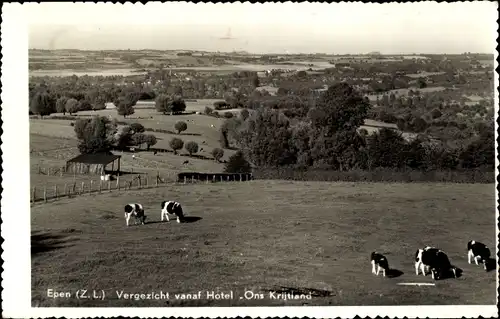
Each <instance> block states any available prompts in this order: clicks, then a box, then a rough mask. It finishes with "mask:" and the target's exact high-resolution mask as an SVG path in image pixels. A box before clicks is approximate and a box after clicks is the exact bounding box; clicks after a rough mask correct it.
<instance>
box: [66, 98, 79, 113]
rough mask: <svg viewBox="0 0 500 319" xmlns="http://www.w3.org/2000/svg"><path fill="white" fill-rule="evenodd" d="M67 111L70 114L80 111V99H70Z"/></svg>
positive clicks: (67, 102)
mask: <svg viewBox="0 0 500 319" xmlns="http://www.w3.org/2000/svg"><path fill="white" fill-rule="evenodd" d="M66 112H68V113H69V114H70V115H72V114H73V113H76V112H78V101H77V100H76V99H69V100H68V101H66Z"/></svg>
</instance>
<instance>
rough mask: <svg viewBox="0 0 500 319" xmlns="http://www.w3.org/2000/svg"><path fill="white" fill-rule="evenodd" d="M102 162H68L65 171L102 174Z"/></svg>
mask: <svg viewBox="0 0 500 319" xmlns="http://www.w3.org/2000/svg"><path fill="white" fill-rule="evenodd" d="M104 167H105V165H103V164H85V163H76V162H70V163H66V172H67V173H73V174H89V175H102V174H103V173H104Z"/></svg>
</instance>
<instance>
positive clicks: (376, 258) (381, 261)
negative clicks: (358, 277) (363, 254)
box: [371, 251, 389, 277]
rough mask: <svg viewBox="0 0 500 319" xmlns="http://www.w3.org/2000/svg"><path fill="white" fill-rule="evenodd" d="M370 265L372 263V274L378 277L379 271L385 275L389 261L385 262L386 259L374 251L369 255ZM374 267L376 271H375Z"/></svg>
mask: <svg viewBox="0 0 500 319" xmlns="http://www.w3.org/2000/svg"><path fill="white" fill-rule="evenodd" d="M371 263H372V274H375V275H377V276H378V274H379V272H380V269H382V274H383V275H384V277H385V275H386V272H388V271H389V261H387V258H386V257H385V256H384V255H382V254H379V253H377V252H376V251H374V252H372V254H371ZM375 267H376V268H377V270H376V271H375Z"/></svg>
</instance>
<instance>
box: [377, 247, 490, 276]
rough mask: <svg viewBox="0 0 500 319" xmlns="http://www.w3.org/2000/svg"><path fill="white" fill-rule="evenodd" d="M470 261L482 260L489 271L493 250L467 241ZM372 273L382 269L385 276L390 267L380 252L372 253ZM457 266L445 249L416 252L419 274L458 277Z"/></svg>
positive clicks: (416, 266)
mask: <svg viewBox="0 0 500 319" xmlns="http://www.w3.org/2000/svg"><path fill="white" fill-rule="evenodd" d="M467 255H468V262H469V264H470V263H471V260H472V259H474V261H475V263H476V265H479V262H481V263H482V264H483V265H484V269H485V270H486V271H488V269H489V265H490V262H491V260H490V257H491V252H490V249H489V248H488V246H486V245H485V244H483V243H480V242H477V241H474V240H471V241H469V242H468V243H467ZM370 260H371V264H372V273H373V274H375V275H377V276H378V274H379V273H380V271H381V270H382V274H383V275H384V277H385V276H386V273H387V272H388V271H389V270H390V269H389V262H388V260H387V258H386V257H385V256H384V255H382V254H380V253H378V252H372V254H371V259H370ZM457 270H458V269H457V267H455V266H453V265H452V264H451V262H450V260H449V258H448V256H447V255H446V253H445V252H444V251H442V250H441V249H438V248H435V247H430V246H427V247H425V248H423V249H418V250H417V252H416V253H415V273H416V275H417V276H418V275H419V273H420V272H422V275H424V276H426V275H427V274H428V273H429V272H430V273H431V276H432V279H434V280H439V279H442V278H444V277H445V276H446V275H447V274H450V275H451V274H453V277H455V278H457Z"/></svg>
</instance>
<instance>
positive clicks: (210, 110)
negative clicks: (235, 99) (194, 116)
mask: <svg viewBox="0 0 500 319" xmlns="http://www.w3.org/2000/svg"><path fill="white" fill-rule="evenodd" d="M213 111H214V110H213V109H212V108H211V107H209V106H205V114H206V115H210V114H212V112H213Z"/></svg>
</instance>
